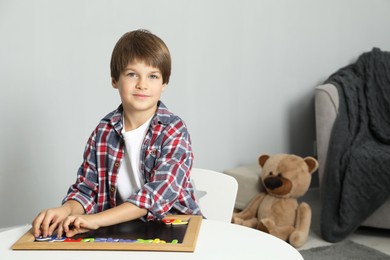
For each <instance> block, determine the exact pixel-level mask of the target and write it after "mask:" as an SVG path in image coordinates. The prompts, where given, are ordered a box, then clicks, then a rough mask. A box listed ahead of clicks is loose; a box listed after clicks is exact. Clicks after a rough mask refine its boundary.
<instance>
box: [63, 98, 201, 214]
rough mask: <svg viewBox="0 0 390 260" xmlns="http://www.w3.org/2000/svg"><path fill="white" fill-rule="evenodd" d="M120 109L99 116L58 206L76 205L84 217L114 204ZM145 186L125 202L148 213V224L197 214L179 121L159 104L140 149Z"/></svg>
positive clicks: (190, 155)
mask: <svg viewBox="0 0 390 260" xmlns="http://www.w3.org/2000/svg"><path fill="white" fill-rule="evenodd" d="M122 118H123V108H122V106H119V108H118V109H116V110H115V111H113V112H111V113H110V114H108V115H107V116H106V117H104V118H103V119H102V120H101V121H100V123H99V125H98V126H97V127H96V129H95V130H94V131H93V133H92V134H91V136H90V138H89V140H88V143H87V145H86V147H85V151H84V161H83V163H82V165H81V166H80V168H79V170H78V172H77V181H76V183H75V184H73V185H72V186H70V188H69V191H68V194H67V196H66V197H65V199H64V200H63V203H65V202H66V201H67V200H76V201H78V202H79V203H80V204H81V205H83V207H84V209H85V212H86V213H87V214H91V213H97V212H101V211H104V210H106V209H109V208H112V207H115V206H116V205H117V201H116V193H117V176H118V171H119V167H120V165H121V162H122V159H123V155H124V144H125V143H124V140H123V136H122V134H121V131H122V128H123V122H122ZM140 159H141V163H140V165H141V166H140V167H141V169H140V171H141V173H142V174H143V176H144V181H145V185H144V186H143V187H142V188H141V190H139V191H138V192H136V193H134V194H132V195H131V196H130V197H129V198H128V200H127V201H128V202H130V203H133V204H134V205H136V206H138V207H140V208H145V209H147V210H148V215H147V219H148V220H153V219H155V218H162V217H163V216H164V215H165V214H167V213H169V214H193V215H197V214H201V213H200V209H199V206H198V204H197V203H196V201H195V197H194V194H193V187H192V185H191V182H190V180H189V174H190V170H191V167H192V161H193V153H192V148H191V141H190V136H189V133H188V131H187V128H186V126H185V124H184V122H183V121H182V120H181V119H180V118H179V117H177V116H175V115H173V114H172V113H171V112H169V111H168V109H167V108H166V107H165V106H164V104H163V103H162V102H161V101H160V102H159V103H158V110H157V113H156V114H155V115H154V117H153V118H152V120H151V123H150V126H149V129H148V132H147V134H146V136H145V139H144V141H143V144H142V148H141V158H140Z"/></svg>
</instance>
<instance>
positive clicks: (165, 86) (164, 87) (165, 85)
mask: <svg viewBox="0 0 390 260" xmlns="http://www.w3.org/2000/svg"><path fill="white" fill-rule="evenodd" d="M167 85H168V84H167V83H165V84H163V88H162V91H163V92H164V91H165V90H166V89H167Z"/></svg>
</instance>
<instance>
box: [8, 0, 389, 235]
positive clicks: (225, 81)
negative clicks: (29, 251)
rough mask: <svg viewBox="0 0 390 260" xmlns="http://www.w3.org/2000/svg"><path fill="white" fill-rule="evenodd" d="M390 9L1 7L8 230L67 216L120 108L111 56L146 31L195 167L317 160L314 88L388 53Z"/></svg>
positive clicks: (316, 4) (285, 0) (268, 4)
mask: <svg viewBox="0 0 390 260" xmlns="http://www.w3.org/2000/svg"><path fill="white" fill-rule="evenodd" d="M389 12H390V1H386V0H370V1H368V0H317V1H315V0H295V1H291V0H252V1H250V0H240V1H232V0H229V1H227V0H213V1H209V0H197V1H195V0H194V1H189V0H174V1H168V0H167V1H158V0H156V1H130V0H123V1H108V0H107V1H103V0H98V1H97V0H94V1H93V0H91V1H86V0H85V1H81V0H66V1H65V0H64V1H53V0H41V1H29V0H25V1H22V0H0V109H1V110H0V111H1V114H2V117H1V130H0V133H1V134H0V151H1V157H0V166H1V168H0V185H1V187H0V195H1V196H0V206H1V214H0V227H5V226H11V225H17V224H24V223H30V222H31V220H32V219H33V218H34V217H35V215H36V214H37V213H38V212H39V211H40V210H41V209H43V208H47V207H54V206H57V205H59V203H60V201H61V199H62V198H63V196H64V195H65V193H66V191H67V188H68V186H69V185H70V184H71V183H72V182H73V181H74V180H75V178H76V170H77V168H78V166H79V164H80V163H81V159H82V152H83V149H84V145H85V142H86V140H87V138H88V136H89V134H90V133H91V131H92V130H93V128H94V127H95V126H96V124H97V123H98V121H99V119H100V118H102V117H103V116H104V115H105V114H106V113H108V112H109V111H111V110H113V109H115V108H116V107H117V105H118V104H119V98H118V94H117V93H116V91H115V90H113V89H112V88H111V85H110V77H109V75H110V72H109V60H110V55H111V51H112V48H113V46H114V44H115V42H116V41H117V40H118V38H119V37H120V36H121V35H122V34H123V33H124V32H126V31H129V30H133V29H138V28H146V29H149V30H151V31H152V32H153V33H155V34H157V35H159V36H160V37H161V38H162V39H164V40H165V42H166V43H167V45H168V46H169V48H170V50H171V53H172V56H173V61H174V63H173V73H172V77H171V82H170V84H169V88H168V89H167V91H166V93H165V94H164V96H163V100H164V102H165V103H166V104H167V105H168V107H169V108H170V109H171V110H172V111H173V112H175V113H176V114H178V115H180V116H181V117H182V118H183V119H184V120H185V121H186V123H187V125H188V127H189V130H190V133H191V136H192V141H193V147H194V152H195V156H196V159H195V167H202V168H210V169H214V170H219V171H222V170H224V169H228V168H232V167H236V166H239V165H243V164H248V163H256V160H257V157H258V155H259V154H260V153H263V152H267V153H271V154H272V153H279V152H287V153H296V154H298V155H302V156H306V155H313V143H314V140H315V128H314V104H313V94H314V87H315V86H316V85H318V84H320V83H321V82H323V81H324V80H325V79H326V78H327V77H328V76H329V75H330V74H331V73H333V72H334V71H336V70H337V69H339V68H340V67H342V66H345V65H346V64H348V63H350V62H352V61H354V60H355V59H356V58H357V56H358V55H360V54H361V53H362V52H365V51H370V50H371V49H372V47H374V46H376V47H380V48H381V49H382V50H389V47H390V34H389V28H390V16H389Z"/></svg>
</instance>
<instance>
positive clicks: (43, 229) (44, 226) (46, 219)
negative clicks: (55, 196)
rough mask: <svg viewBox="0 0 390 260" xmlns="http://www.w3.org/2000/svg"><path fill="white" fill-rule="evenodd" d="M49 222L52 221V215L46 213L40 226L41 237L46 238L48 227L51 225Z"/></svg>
mask: <svg viewBox="0 0 390 260" xmlns="http://www.w3.org/2000/svg"><path fill="white" fill-rule="evenodd" d="M51 221H52V214H51V212H49V211H47V212H46V214H45V217H44V219H43V221H42V224H41V234H42V236H43V237H47V236H48V233H49V226H50V224H51Z"/></svg>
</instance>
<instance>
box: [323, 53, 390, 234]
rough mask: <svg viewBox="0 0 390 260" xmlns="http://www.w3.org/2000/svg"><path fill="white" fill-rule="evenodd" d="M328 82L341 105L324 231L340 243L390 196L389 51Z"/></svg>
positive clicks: (331, 148) (328, 174) (330, 152)
mask: <svg viewBox="0 0 390 260" xmlns="http://www.w3.org/2000/svg"><path fill="white" fill-rule="evenodd" d="M326 83H331V84H333V85H335V86H336V87H337V90H338V93H339V97H340V105H339V114H338V116H337V118H336V121H335V124H334V126H333V130H332V135H331V139H330V143H329V150H328V157H327V158H328V159H327V162H326V165H325V175H324V186H323V188H324V189H323V190H322V214H321V232H322V236H323V238H324V239H325V240H327V241H330V242H338V241H340V240H342V239H344V238H346V237H347V236H348V235H349V234H350V233H352V232H353V231H355V230H356V229H357V228H358V227H359V225H360V224H361V223H362V222H363V221H364V220H365V219H366V218H367V217H369V216H370V214H371V213H373V212H374V211H375V210H376V209H377V208H378V207H379V206H380V205H382V204H383V203H384V202H385V201H386V200H387V199H388V198H389V196H390V52H384V51H381V50H380V49H378V48H374V49H373V50H372V51H371V52H367V53H363V54H362V55H361V56H360V57H359V58H358V60H357V61H356V62H355V63H354V64H351V65H349V66H347V67H344V68H342V69H340V70H339V71H337V72H336V73H334V74H333V75H331V76H330V77H329V79H328V80H327V81H326ZM389 219H390V217H389ZM389 219H388V220H386V221H389Z"/></svg>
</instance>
